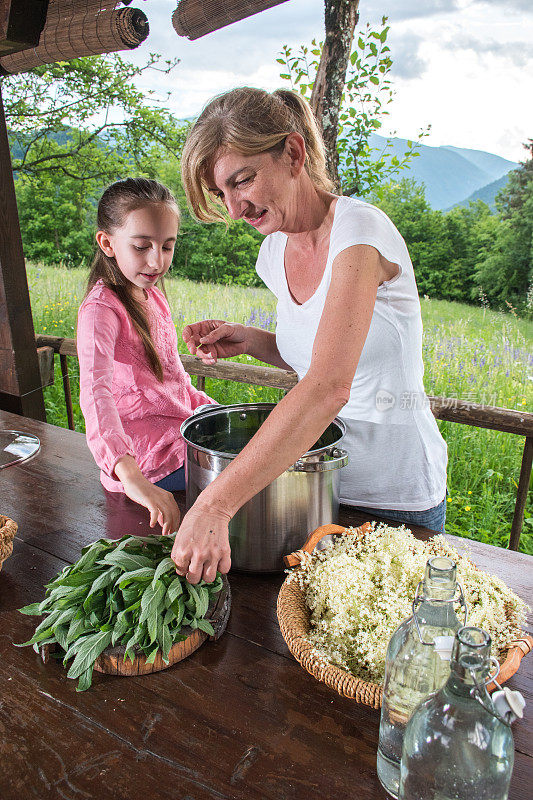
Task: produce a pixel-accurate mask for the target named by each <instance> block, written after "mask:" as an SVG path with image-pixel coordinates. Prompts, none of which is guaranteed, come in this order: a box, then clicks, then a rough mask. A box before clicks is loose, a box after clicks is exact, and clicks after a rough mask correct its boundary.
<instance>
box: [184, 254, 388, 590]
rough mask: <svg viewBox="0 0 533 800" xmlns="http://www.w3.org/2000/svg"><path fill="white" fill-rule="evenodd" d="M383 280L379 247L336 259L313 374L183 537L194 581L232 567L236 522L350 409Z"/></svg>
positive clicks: (201, 505)
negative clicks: (229, 527) (233, 521)
mask: <svg viewBox="0 0 533 800" xmlns="http://www.w3.org/2000/svg"><path fill="white" fill-rule="evenodd" d="M381 279H382V267H381V261H380V255H379V253H378V251H377V250H375V249H374V248H373V247H370V246H368V245H355V246H352V247H349V248H347V249H346V250H344V251H343V252H342V253H340V254H339V256H337V258H336V259H335V261H334V265H333V276H332V280H331V285H330V288H329V291H328V295H327V298H326V302H325V305H324V309H323V312H322V316H321V320H320V324H319V327H318V331H317V334H316V338H315V342H314V346H313V356H312V361H311V366H310V368H309V371H308V373H307V374H306V375H305V377H304V378H303V379H302V380H301V381H300V382H299V383H298V384H297V385H296V386H295V387H294V388H293V389H291V391H290V392H289V393H288V394H287V395H286V396H285V397H284V398H283V399H282V400H281V401H280V402H279V403H278V404H277V406H276V407H275V408H274V409H273V410H272V412H271V413H270V414H269V416H268V418H267V420H266V421H265V422H264V424H263V425H262V426H261V428H260V430H259V431H258V432H257V433H256V435H255V436H254V437H253V438H252V439H251V441H250V442H249V443H248V445H247V446H246V447H245V448H244V449H243V450H242V452H241V453H240V454H239V455H238V456H237V457H236V458H235V459H234V460H233V461H232V463H231V464H229V465H228V466H227V467H226V469H225V470H224V471H223V472H222V474H221V475H220V476H219V477H218V478H217V479H216V481H214V482H213V483H211V484H210V485H209V486H208V487H206V489H204V491H203V492H202V493H201V495H200V496H199V498H198V499H197V501H196V503H195V504H194V506H193V507H192V508H191V510H190V511H189V513H188V514H187V515H186V516H185V518H184V520H183V523H182V526H181V528H180V529H179V531H178V534H177V536H176V541H175V543H174V548H173V551H172V557H173V559H174V561H175V562H176V565H177V568H178V571H179V572H181V573H183V574H187V577H188V579H189V580H190V581H191V582H196V581H198V580H199V579H200V578H201V577H202V575H203V577H204V579H205V580H206V581H208V580H213V579H214V576H215V572H216V569H217V567H218V568H219V569H220V570H221V571H223V569H224V567H226V565H227V567H228V568H229V545H228V542H227V536H228V530H227V524H228V522H229V520H230V519H231V517H232V516H233V515H234V514H235V513H236V511H238V509H239V508H240V507H241V506H242V505H243V504H244V503H246V502H247V501H248V500H249V499H250V498H251V497H253V496H254V495H255V494H257V492H259V491H260V490H261V489H263V488H264V487H265V486H267V485H268V484H269V483H271V481H273V480H274V479H275V478H277V477H278V476H279V475H281V473H282V472H283V471H284V470H285V469H287V467H288V466H290V465H291V464H293V463H294V462H295V461H296V460H297V459H298V458H299V457H300V456H301V455H302V453H304V452H306V450H308V449H309V448H310V447H311V446H312V445H313V444H314V443H315V441H316V440H317V439H318V438H319V436H320V435H321V434H322V433H323V431H324V430H325V428H326V427H327V426H328V425H329V423H330V422H331V421H332V420H333V419H334V418H335V416H336V415H337V414H338V413H339V411H340V410H341V409H342V407H343V406H344V405H345V403H347V401H348V399H349V396H350V389H351V385H352V381H353V378H354V375H355V370H356V368H357V364H358V362H359V357H360V355H361V351H362V349H363V346H364V343H365V340H366V336H367V333H368V329H369V327H370V322H371V319H372V313H373V310H374V304H375V300H376V293H377V288H378V286H379V283H380V280H381Z"/></svg>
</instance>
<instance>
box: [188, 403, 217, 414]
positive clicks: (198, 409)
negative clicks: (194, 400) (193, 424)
mask: <svg viewBox="0 0 533 800" xmlns="http://www.w3.org/2000/svg"><path fill="white" fill-rule="evenodd" d="M214 406H220V403H202V405H201V406H196V408H195V409H194V411H193V412H192V414H191V417H194V416H196V414H201V413H202V411H205V410H206V408H213V407H214Z"/></svg>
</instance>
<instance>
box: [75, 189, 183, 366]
mask: <svg viewBox="0 0 533 800" xmlns="http://www.w3.org/2000/svg"><path fill="white" fill-rule="evenodd" d="M150 203H165V204H166V205H168V206H170V207H171V208H172V209H173V210H174V211H175V212H176V216H177V218H178V222H179V219H180V214H179V208H178V204H177V203H176V200H175V198H174V196H173V194H172V192H171V191H170V190H169V189H167V187H166V186H163V185H162V184H161V183H158V182H157V181H154V180H150V179H148V178H126V179H125V180H122V181H116V182H115V183H112V184H111V186H108V187H107V189H106V190H105V192H104V193H103V195H102V197H101V199H100V202H99V203H98V213H97V226H98V230H100V231H105V232H106V233H113V232H114V231H116V230H117V228H120V227H122V225H124V223H125V221H126V217H127V216H128V214H129V213H130V212H131V211H135V210H136V209H137V208H143V207H144V206H146V205H149V204H150ZM100 279H101V280H102V281H103V283H104V285H105V286H107V288H108V289H111V291H112V292H114V293H115V294H116V296H117V297H118V299H119V300H120V302H121V303H122V305H123V306H124V308H125V309H126V311H127V312H128V314H129V316H130V319H131V321H132V323H133V327H134V328H135V330H136V331H137V333H138V334H139V336H140V337H141V341H142V343H143V345H144V349H145V352H146V357H147V358H148V363H149V365H150V369H151V370H152V372H153V373H154V375H155V376H156V378H157V380H158V381H160V382H162V381H163V367H162V366H161V361H160V360H159V356H158V354H157V350H156V348H155V345H154V343H153V341H152V336H151V333H150V326H149V325H148V319H147V317H146V314H145V311H144V309H143V307H142V305H141V303H140V302H139V301H138V300H136V299H135V297H134V295H133V284H132V283H131V282H130V281H129V280H128V279H127V278H126V277H125V276H124V275H123V274H122V272H121V271H120V269H119V267H118V265H117V262H116V259H115V258H114V257H113V256H107V255H106V254H105V253H104V252H103V250H101V248H100V247H98V249H97V251H96V254H95V256H94V259H93V263H92V265H91V271H90V273H89V279H88V281H87V291H86V293H85V296H87V294H88V293H89V292H90V291H91V289H92V288H93V286H94V285H95V283H96V282H97V281H98V280H100ZM158 283H159V286H160V288H161V289H162V291H163V292H165V287H164V283H163V278H161V279H160V280H159V281H158Z"/></svg>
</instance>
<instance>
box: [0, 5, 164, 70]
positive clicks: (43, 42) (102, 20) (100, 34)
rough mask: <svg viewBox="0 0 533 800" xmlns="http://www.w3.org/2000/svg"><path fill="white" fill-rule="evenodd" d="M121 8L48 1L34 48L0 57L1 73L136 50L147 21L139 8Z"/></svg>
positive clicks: (142, 36) (145, 35) (147, 30)
mask: <svg viewBox="0 0 533 800" xmlns="http://www.w3.org/2000/svg"><path fill="white" fill-rule="evenodd" d="M129 2H131V0H127V3H129ZM121 5H125V3H123V2H117V0H50V4H49V6H48V13H47V16H46V22H45V25H44V28H43V31H42V33H41V36H40V39H39V44H38V45H37V47H32V48H30V49H27V50H20V51H19V52H18V53H13V54H11V55H6V56H4V57H3V58H0V71H1V73H2V74H4V75H14V74H16V73H18V72H26V71H27V70H29V69H34V68H35V67H39V66H41V65H42V64H52V63H53V62H55V61H69V60H70V59H72V58H82V57H83V56H90V55H98V54H101V53H112V52H116V51H117V50H131V49H134V48H135V47H138V46H139V45H140V44H141V42H143V41H144V40H145V39H146V37H147V36H148V33H149V25H148V19H147V17H146V15H145V14H144V13H143V12H142V11H141V10H140V9H138V8H120V9H118V8H117V6H121Z"/></svg>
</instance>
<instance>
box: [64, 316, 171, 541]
mask: <svg viewBox="0 0 533 800" xmlns="http://www.w3.org/2000/svg"><path fill="white" fill-rule="evenodd" d="M120 335H121V322H120V319H119V318H118V316H117V314H116V313H115V312H114V311H113V309H111V308H109V307H108V306H106V305H104V304H102V303H94V302H93V303H87V304H86V305H84V306H82V308H81V309H80V313H79V315H78V333H77V348H78V359H79V364H80V406H81V410H82V411H83V416H84V417H85V428H86V438H87V444H88V446H89V449H90V451H91V452H92V454H93V456H94V460H95V461H96V463H97V464H98V466H99V467H100V469H102V470H103V471H104V472H105V473H106V474H107V475H109V476H111V477H112V478H116V479H118V480H120V481H121V483H122V485H123V487H124V491H125V493H126V494H127V496H128V497H129V498H130V499H131V500H133V501H134V502H136V503H139V504H140V505H142V506H144V507H145V508H147V509H148V511H149V512H150V526H151V527H154V525H155V524H156V522H159V524H160V525H161V527H162V528H163V533H172V532H173V531H175V530H177V527H178V525H179V520H180V513H179V510H178V506H177V504H176V501H175V500H174V497H173V496H172V494H171V493H170V492H167V491H165V490H164V489H161V488H159V487H158V486H154V485H153V484H152V483H151V482H150V481H149V480H148V479H147V478H145V477H144V475H143V474H142V472H141V470H140V469H139V467H138V465H137V463H136V461H135V458H134V449H133V442H132V440H131V438H130V437H129V436H127V434H126V433H125V431H124V428H123V425H122V422H121V419H120V416H119V413H118V409H117V407H116V404H115V400H114V398H113V394H112V391H111V387H112V385H113V372H114V366H113V365H114V353H115V344H116V342H117V339H118V337H119V336H120Z"/></svg>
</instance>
